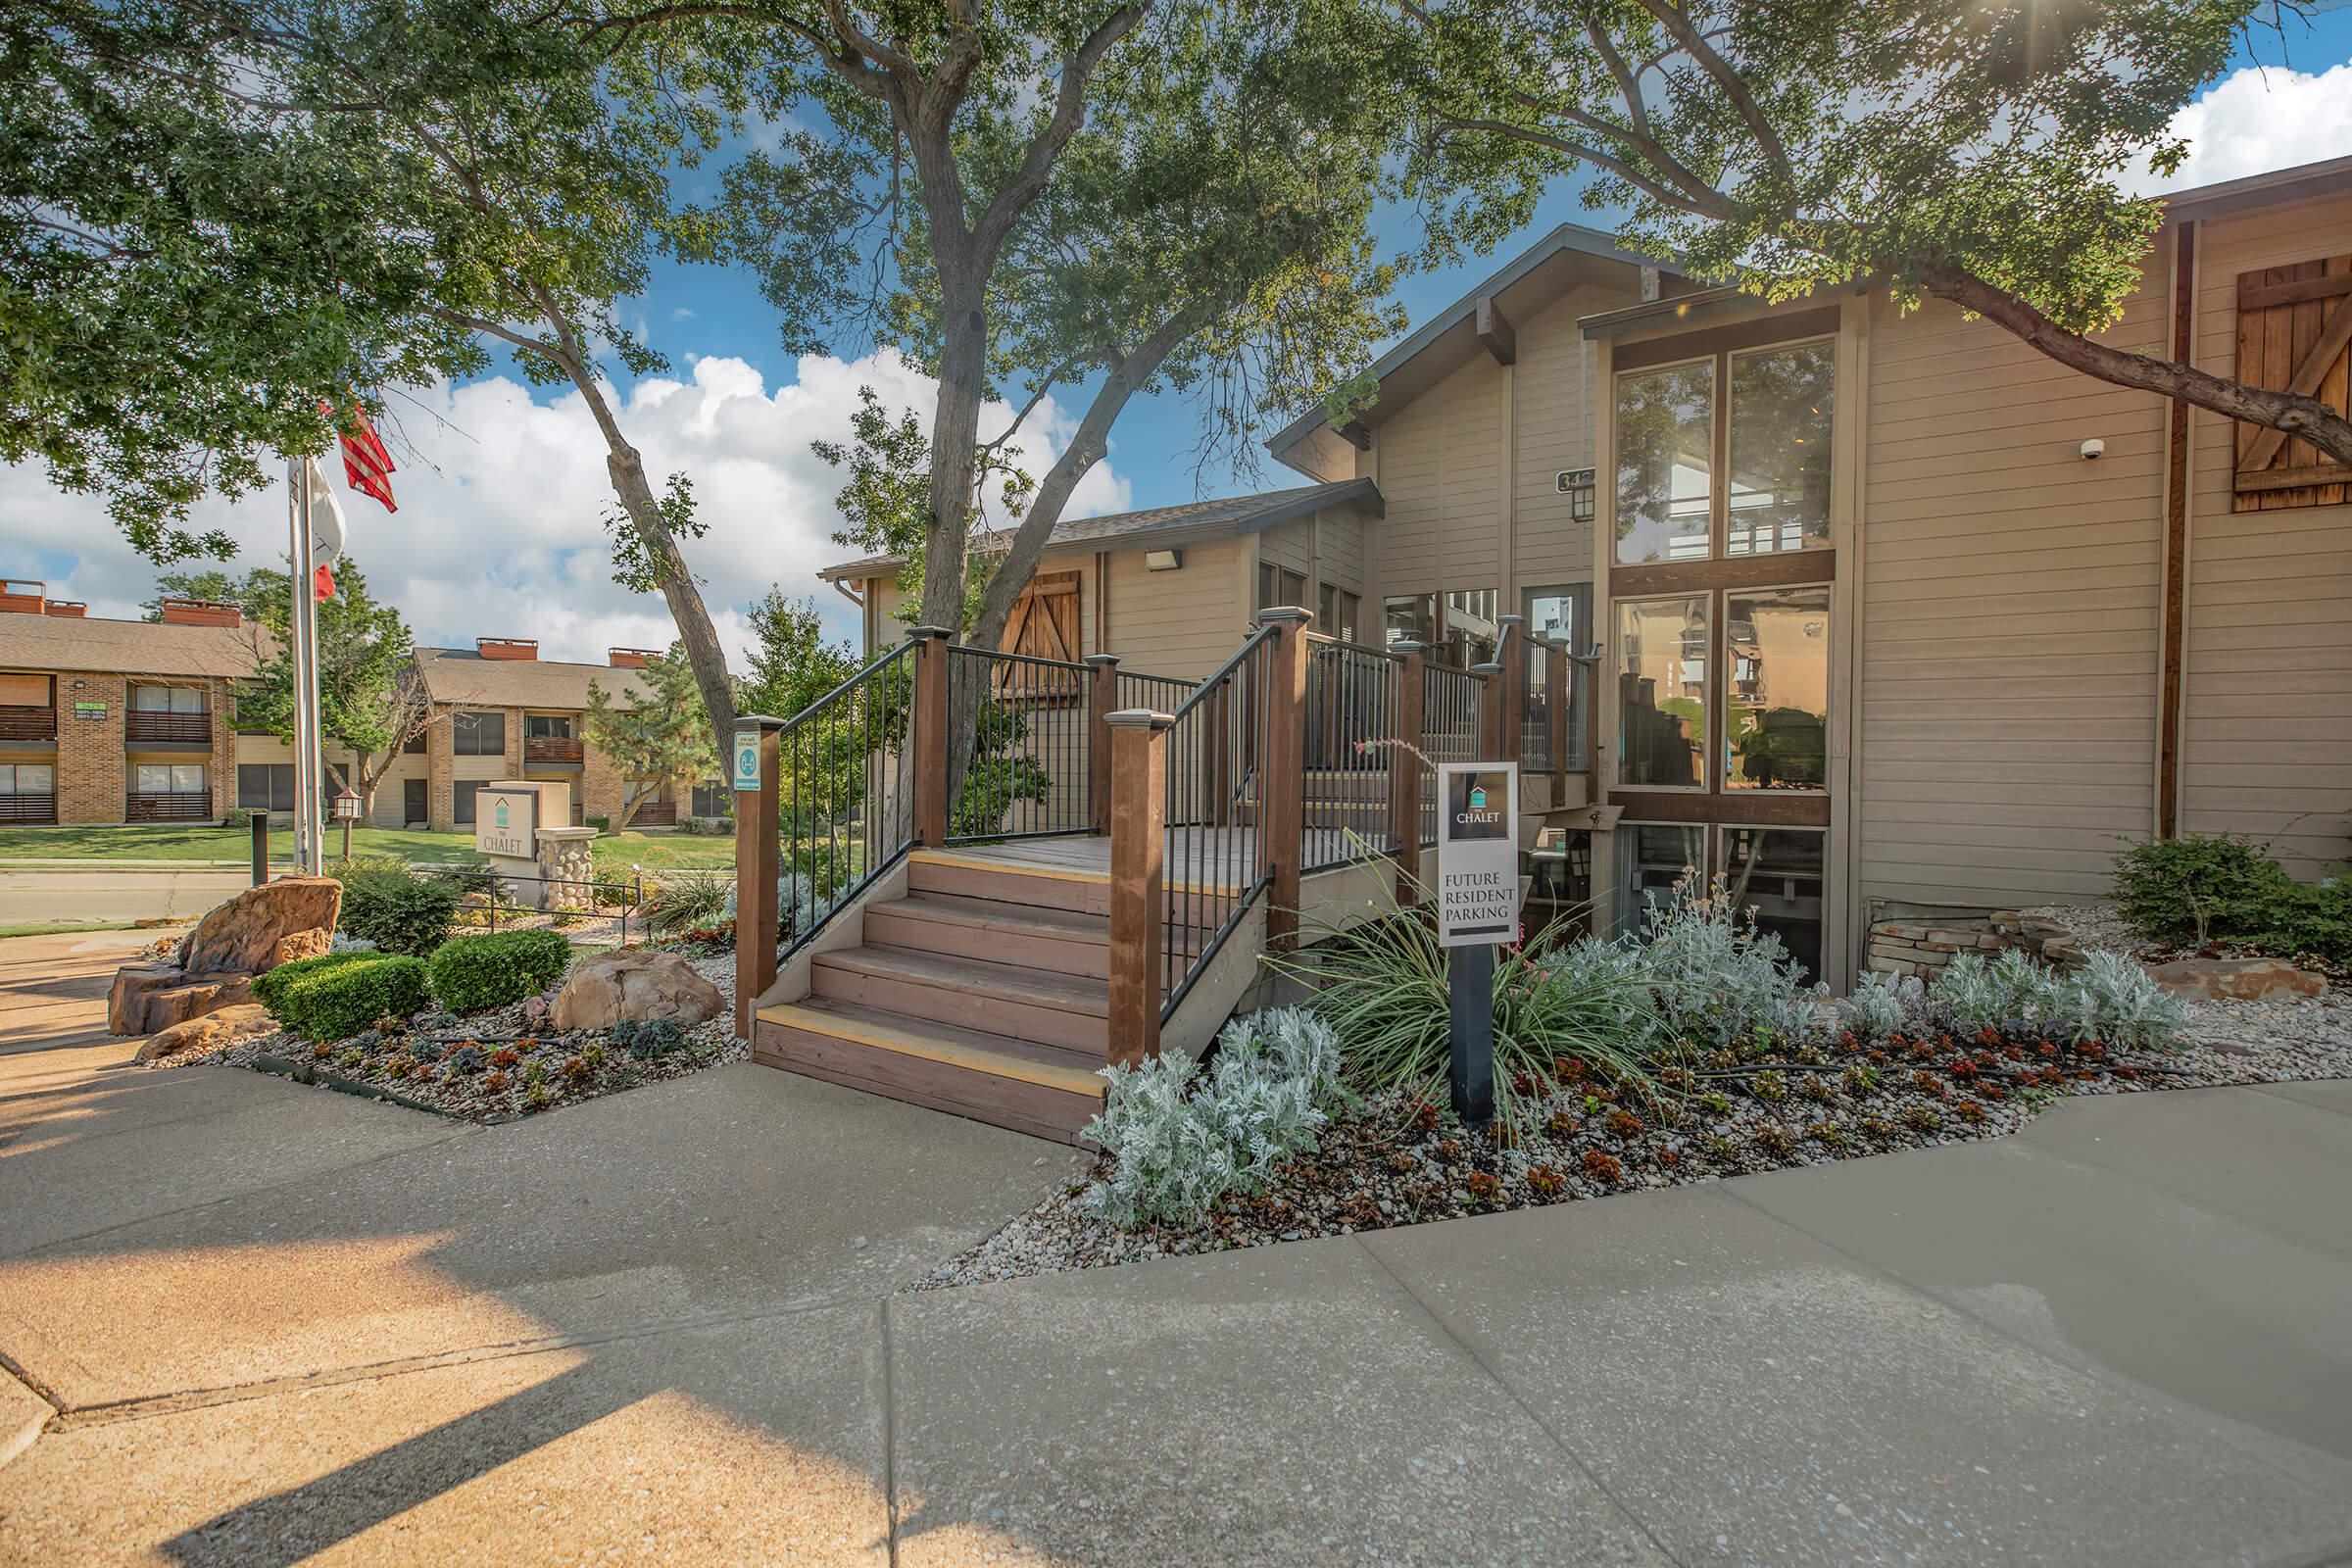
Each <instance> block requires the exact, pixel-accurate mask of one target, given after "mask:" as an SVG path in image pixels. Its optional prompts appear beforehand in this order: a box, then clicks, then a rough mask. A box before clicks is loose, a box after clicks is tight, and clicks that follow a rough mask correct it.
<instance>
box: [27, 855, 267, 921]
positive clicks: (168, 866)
mask: <svg viewBox="0 0 2352 1568" xmlns="http://www.w3.org/2000/svg"><path fill="white" fill-rule="evenodd" d="M252 885H253V872H252V870H251V868H250V867H248V866H242V865H207V864H201V863H192V862H189V861H184V860H151V861H143V862H139V863H136V864H130V863H125V862H123V861H120V860H44V861H40V862H38V863H26V862H25V861H12V862H9V863H7V864H5V865H0V925H33V924H36V923H45V922H58V923H63V922H66V921H72V920H157V919H168V918H179V917H188V918H193V917H194V916H196V915H200V914H202V913H204V912H205V910H207V909H210V908H211V907H213V906H215V905H216V904H219V903H220V902H221V900H223V899H225V898H227V897H229V896H230V895H231V894H233V893H235V892H236V891H237V890H238V889H240V888H245V887H250V886H252Z"/></svg>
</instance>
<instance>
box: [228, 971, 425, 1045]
mask: <svg viewBox="0 0 2352 1568" xmlns="http://www.w3.org/2000/svg"><path fill="white" fill-rule="evenodd" d="M253 993H254V996H255V997H256V998H257V999H258V1000H259V1001H260V1002H261V1004H262V1005H264V1006H266V1007H268V1008H269V1009H270V1016H271V1017H272V1018H275V1019H276V1020H277V1021H278V1022H279V1023H280V1024H281V1025H283V1026H284V1027H285V1028H286V1029H288V1030H289V1031H291V1032H292V1033H294V1034H298V1035H301V1036H303V1037H305V1038H306V1039H310V1040H348V1039H350V1038H351V1037H352V1036H353V1035H356V1034H358V1033H359V1032H360V1031H361V1030H363V1029H366V1028H368V1026H369V1025H371V1024H373V1023H374V1022H375V1021H376V1020H377V1019H378V1018H384V1017H392V1018H406V1017H408V1016H410V1015H411V1014H412V1013H415V1012H417V1010H418V1009H420V1008H421V1007H423V1006H424V1005H425V1003H426V1002H427V1001H429V1000H430V999H431V991H430V989H429V988H428V987H427V986H426V984H425V975H424V960H423V959H422V958H411V957H404V956H399V955H395V954H388V953H328V954H322V955H320V956H318V957H316V958H298V959H296V960H295V961H294V962H292V963H281V964H279V965H278V966H277V967H276V968H274V969H271V970H270V971H269V972H268V973H267V974H264V975H262V976H260V977H259V978H258V979H256V980H255V981H254V983H253Z"/></svg>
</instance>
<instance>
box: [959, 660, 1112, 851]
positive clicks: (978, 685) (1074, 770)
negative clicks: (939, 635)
mask: <svg viewBox="0 0 2352 1568" xmlns="http://www.w3.org/2000/svg"><path fill="white" fill-rule="evenodd" d="M947 654H948V733H949V735H950V736H951V737H952V738H954V739H955V740H956V741H958V742H964V743H966V744H968V746H969V748H970V749H969V753H968V758H969V760H967V761H966V762H965V763H964V766H963V781H962V785H961V787H960V788H958V789H957V790H956V796H955V799H954V800H953V801H952V802H951V803H950V806H949V809H948V842H949V843H950V844H981V843H991V842H994V841H997V840H1000V839H1024V838H1048V837H1052V836H1054V835H1055V834H1062V833H1089V832H1092V831H1093V830H1094V817H1093V815H1092V811H1093V801H1092V796H1091V792H1090V788H1089V779H1088V771H1089V768H1090V765H1091V752H1092V746H1093V742H1092V740H1091V738H1090V735H1089V733H1088V732H1089V729H1090V725H1089V723H1088V718H1087V702H1086V699H1087V690H1088V683H1089V682H1090V681H1092V680H1093V678H1094V672H1093V671H1092V670H1090V669H1088V668H1087V667H1086V666H1085V665H1084V664H1074V663H1070V662H1066V661H1063V660H1059V659H1039V658H1037V657H1035V656H1034V655H1030V654H1004V653H992V652H990V651H989V650H988V649H985V648H968V647H965V646H963V645H961V644H956V645H953V646H951V647H949V649H948V651H947Z"/></svg>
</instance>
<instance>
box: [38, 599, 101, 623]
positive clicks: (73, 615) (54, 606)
mask: <svg viewBox="0 0 2352 1568" xmlns="http://www.w3.org/2000/svg"><path fill="white" fill-rule="evenodd" d="M41 613H42V614H44V615H64V616H65V617H67V618H68V619H70V620H79V619H81V618H82V617H83V616H85V615H87V614H88V613H90V607H89V606H87V605H85V604H83V603H82V602H81V601H80V600H78V599H52V600H50V601H49V603H48V604H47V605H45V606H43V607H42V610H41Z"/></svg>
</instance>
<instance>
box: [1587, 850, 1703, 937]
mask: <svg viewBox="0 0 2352 1568" xmlns="http://www.w3.org/2000/svg"><path fill="white" fill-rule="evenodd" d="M1610 837H1611V838H1612V839H1614V840H1615V841H1616V851H1617V878H1616V883H1617V930H1618V932H1619V933H1620V934H1623V935H1628V936H1631V935H1636V934H1638V933H1640V932H1641V930H1642V927H1643V925H1644V924H1645V923H1646V922H1647V920H1648V918H1649V910H1650V908H1651V907H1653V906H1656V907H1666V906H1671V905H1672V904H1673V903H1674V900H1675V889H1676V887H1677V886H1678V885H1679V884H1682V883H1685V882H1690V883H1696V882H1698V881H1699V880H1700V879H1702V878H1704V877H1705V875H1706V872H1707V830H1706V829H1705V828H1703V827H1699V826H1696V825H1695V824H1684V823H1674V824H1671V825H1669V824H1665V823H1648V822H1642V823H1634V822H1621V823H1619V824H1618V825H1617V831H1616V832H1615V833H1613V834H1611V835H1610Z"/></svg>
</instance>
